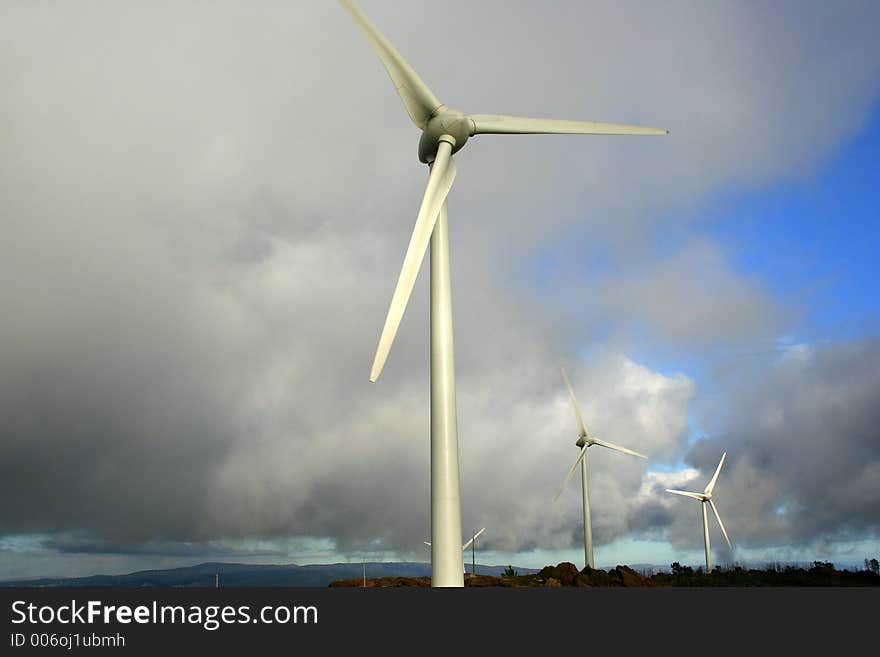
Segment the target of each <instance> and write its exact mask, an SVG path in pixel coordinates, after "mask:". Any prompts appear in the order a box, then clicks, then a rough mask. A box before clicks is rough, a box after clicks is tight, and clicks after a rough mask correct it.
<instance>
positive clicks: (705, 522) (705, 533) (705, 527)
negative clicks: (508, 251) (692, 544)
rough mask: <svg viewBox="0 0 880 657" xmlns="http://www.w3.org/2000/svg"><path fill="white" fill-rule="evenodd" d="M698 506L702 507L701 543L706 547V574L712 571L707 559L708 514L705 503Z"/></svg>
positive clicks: (709, 559) (710, 561) (710, 562)
mask: <svg viewBox="0 0 880 657" xmlns="http://www.w3.org/2000/svg"><path fill="white" fill-rule="evenodd" d="M700 506H702V507H703V543H704V544H705V546H706V572H707V573H708V572H709V571H711V570H712V560H711V558H710V557H709V550H710V548H709V512H708V509H706V503H705V502H703V503H702V504H701V505H700Z"/></svg>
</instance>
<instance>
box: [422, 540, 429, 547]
mask: <svg viewBox="0 0 880 657" xmlns="http://www.w3.org/2000/svg"><path fill="white" fill-rule="evenodd" d="M422 543H424V544H425V545H427V546H428V547H431V543H430V541H422Z"/></svg>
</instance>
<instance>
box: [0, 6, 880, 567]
mask: <svg viewBox="0 0 880 657" xmlns="http://www.w3.org/2000/svg"><path fill="white" fill-rule="evenodd" d="M362 6H363V8H364V9H365V11H367V13H368V14H369V15H370V16H371V17H372V18H373V20H374V21H375V22H376V23H377V24H378V25H379V27H380V28H381V29H382V30H383V31H384V32H385V34H386V35H387V36H388V37H389V38H390V39H391V41H392V42H393V43H394V44H395V45H396V46H397V48H398V49H399V50H400V51H401V52H402V53H403V54H404V56H406V57H407V58H408V59H409V61H410V63H411V64H412V65H413V67H414V68H415V69H416V70H417V71H418V72H419V74H420V75H421V76H422V77H423V78H424V79H425V80H426V82H427V83H428V84H429V85H430V86H431V88H432V89H433V91H434V92H435V94H436V95H437V96H438V97H439V98H440V99H441V100H442V101H443V102H444V103H445V104H447V105H449V106H451V107H455V108H458V109H461V110H462V111H464V112H473V113H493V112H501V113H507V114H520V115H526V116H545V117H549V118H581V119H589V120H597V121H610V122H618V123H633V124H640V125H649V126H659V127H664V128H668V129H669V130H671V134H670V135H669V136H668V137H663V138H657V137H651V138H647V137H645V138H637V137H583V136H574V137H566V136H516V137H508V136H494V135H489V136H482V137H477V138H474V139H473V140H472V141H470V142H469V143H468V144H467V147H466V148H465V149H464V150H462V151H461V152H460V153H458V154H457V156H456V159H457V163H458V178H457V180H456V185H455V187H454V189H453V190H452V193H451V195H450V197H449V213H450V234H451V249H452V268H453V281H452V283H453V296H454V316H455V331H456V336H455V337H456V367H457V384H458V414H459V432H460V451H461V477H462V517H463V524H464V528H465V531H466V532H467V531H469V530H470V529H471V528H473V529H478V528H480V527H483V526H486V527H487V528H488V529H487V531H486V534H485V540H483V541H481V545H480V550H481V551H482V552H483V555H482V556H481V557H480V560H481V561H483V562H486V563H515V564H518V565H521V566H534V567H540V566H543V565H545V564H546V563H549V562H554V563H555V562H557V561H561V560H569V561H574V562H575V563H577V564H579V565H580V564H581V562H582V559H583V556H582V554H583V553H582V525H581V522H580V512H581V510H580V495H579V490H578V488H579V483H578V482H577V480H575V481H573V482H572V484H571V485H570V486H569V489H568V490H567V491H566V492H565V493H564V494H563V495H562V497H561V498H560V499H559V501H557V502H555V503H554V502H553V501H552V500H553V495H554V493H555V490H556V487H557V486H558V485H559V483H560V482H561V480H562V478H563V477H564V475H565V473H566V471H567V469H568V467H569V466H570V464H571V462H572V461H573V460H574V458H575V456H576V455H577V449H576V447H575V446H574V441H575V440H576V438H577V435H576V432H577V429H576V424H575V418H574V415H573V412H572V410H571V407H570V405H569V402H568V398H567V394H566V391H565V387H564V384H563V381H562V378H561V375H560V373H559V368H560V366H565V367H566V368H567V370H568V372H569V376H570V378H571V380H572V384H573V386H574V388H575V391H576V393H577V395H578V397H579V399H580V402H581V405H582V407H583V411H584V415H585V420H586V422H587V426H588V428H589V429H590V431H591V432H593V433H594V434H595V435H596V436H598V437H602V438H605V439H606V440H610V441H613V442H617V443H620V444H623V445H626V446H628V447H630V448H632V449H636V450H639V451H641V452H644V453H645V454H647V455H648V456H649V458H648V460H647V461H641V460H639V459H633V458H629V457H626V456H623V455H620V454H616V453H611V452H607V453H603V450H601V449H599V448H594V449H593V450H591V451H590V463H591V473H592V475H593V478H592V480H591V494H592V501H593V523H594V537H595V540H596V543H597V547H596V560H597V563H598V564H599V565H608V564H612V565H613V564H615V563H621V562H624V563H658V564H664V563H666V564H668V563H669V562H670V561H672V560H679V561H682V562H692V563H699V562H700V561H701V558H702V536H701V531H700V512H699V509H698V507H697V505H696V504H695V503H692V502H691V501H690V500H687V499H685V498H680V497H677V496H672V495H668V494H666V493H664V492H663V489H664V488H666V487H669V486H676V487H691V488H698V489H699V488H701V487H702V486H704V485H705V482H706V481H707V480H708V479H709V477H710V476H711V472H712V470H713V469H714V467H715V465H716V463H717V462H718V459H719V458H720V456H721V454H722V453H723V452H724V451H726V452H727V453H728V459H727V463H726V465H725V469H724V471H723V472H722V474H721V477H720V480H719V483H718V487H717V489H716V495H715V499H716V502H717V505H718V507H719V510H720V511H721V513H722V516H723V517H724V519H725V524H726V526H727V529H728V531H729V533H730V535H731V538H732V540H733V541H734V545H735V551H734V552H733V553H731V552H729V551H727V550H721V540H720V534H719V532H718V531H717V526H715V525H714V524H713V526H712V532H713V535H714V536H715V539H714V544H715V546H717V551H716V560H719V561H731V560H733V559H736V560H758V561H760V560H804V561H808V560H812V559H814V558H823V559H831V560H835V561H836V562H838V563H855V564H859V563H861V562H862V560H863V559H864V558H865V557H871V556H880V429H878V427H880V404H878V403H877V402H878V400H880V296H878V293H877V289H878V279H880V277H878V274H877V270H876V265H875V260H876V257H877V253H878V252H880V249H878V246H880V228H878V219H880V217H878V207H880V169H878V164H877V158H876V153H877V150H878V148H880V107H878V100H880V42H878V41H877V39H876V29H875V27H876V25H877V24H878V22H880V6H878V5H877V3H876V2H870V1H865V2H855V1H848V2H839V3H825V2H815V3H805V2H800V1H798V2H773V3H766V2H764V3H761V2H726V3H709V2H683V1H682V2H672V3H663V5H662V6H661V5H660V4H658V3H653V2H647V1H635V0H633V1H630V2H586V1H570V2H562V1H560V2H555V3H551V4H548V3H543V2H532V1H529V2H526V1H518V2H502V1H501V0H484V1H481V2H464V1H463V0H462V1H458V0H450V1H449V2H446V3H444V4H443V11H437V10H436V9H434V3H430V2H427V1H425V0H412V1H411V2H407V3H399V2H391V1H390V0H363V2H362ZM0 88H2V89H3V93H2V95H0V135H2V144H3V146H2V155H0V221H2V235H3V238H2V240H0V267H2V270H0V271H2V275H0V307H2V309H3V317H2V321H0V363H2V367H0V450H2V458H0V578H8V577H24V576H35V575H77V574H89V573H94V572H125V571H129V570H134V569H137V568H144V567H160V566H165V565H168V566H170V565H181V564H189V563H196V562H198V561H202V560H207V559H224V560H230V561H254V562H258V561H259V562H276V563H278V562H294V563H313V562H330V561H340V560H342V561H344V560H349V559H357V560H360V559H361V557H362V556H363V555H368V558H376V559H379V558H381V559H384V560H392V559H394V560H397V559H407V560H426V559H427V554H426V552H425V549H424V546H423V544H422V541H423V540H427V539H429V533H430V515H429V463H428V454H429V445H428V434H427V427H428V405H427V391H428V387H427V384H428V370H427V346H428V325H427V319H428V316H427V303H428V298H427V276H426V274H427V272H426V271H423V272H422V275H421V276H420V278H419V280H418V282H417V284H416V289H415V292H414V295H413V297H412V299H411V302H410V305H409V308H408V310H407V313H406V316H405V317H404V321H403V323H402V326H401V330H400V333H399V334H398V337H397V340H396V342H395V344H394V348H393V350H392V352H391V356H390V359H389V361H388V364H387V366H386V369H385V371H384V373H383V375H382V377H381V378H380V380H379V382H377V383H375V384H370V383H368V374H369V368H370V364H371V362H372V357H373V354H374V351H375V347H376V343H377V340H378V336H379V333H380V330H381V326H382V323H383V321H384V317H385V313H386V311H387V304H388V301H389V299H390V296H391V292H392V289H393V285H394V283H395V281H396V277H397V274H398V272H399V268H400V264H401V262H402V259H403V253H404V250H405V248H406V245H407V243H408V241H409V233H410V231H411V229H412V224H413V222H414V220H415V215H416V211H417V209H418V204H419V201H420V199H421V195H422V193H423V190H424V184H425V179H426V170H425V168H424V167H423V166H422V165H420V164H419V162H418V160H417V157H416V152H417V151H416V147H417V143H418V137H419V133H418V130H417V129H416V128H415V127H414V126H413V125H412V123H410V121H409V119H408V117H407V115H406V113H405V111H404V110H403V107H402V106H401V104H400V102H399V99H398V97H397V95H396V93H395V92H394V88H393V86H392V85H391V83H390V81H389V79H388V77H387V75H386V73H385V71H384V69H383V68H382V66H381V63H380V62H379V60H378V58H377V57H376V56H375V55H374V53H373V52H372V50H371V49H370V48H369V46H368V45H367V43H366V41H365V40H364V39H363V37H362V36H361V34H360V32H358V30H357V29H356V27H355V26H354V24H353V23H352V22H351V20H350V18H349V17H348V15H347V14H346V13H345V12H344V11H343V10H342V9H341V8H340V6H339V5H338V4H337V3H334V2H326V1H325V0H310V1H305V0H304V1H302V2H281V1H277V2H269V1H267V2H263V3H258V4H257V5H254V3H246V2H195V1H194V2H187V3H177V2H175V3H171V2H168V3H164V2H159V3H155V2H151V3H146V2H144V3H137V2H128V3H113V2H86V1H83V2H76V3H61V2H48V1H39V2H5V3H3V4H2V5H0Z"/></svg>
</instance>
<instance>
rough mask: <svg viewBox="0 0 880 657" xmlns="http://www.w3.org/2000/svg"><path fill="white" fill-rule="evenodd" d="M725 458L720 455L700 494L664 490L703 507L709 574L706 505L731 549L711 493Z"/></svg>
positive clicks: (708, 558)
mask: <svg viewBox="0 0 880 657" xmlns="http://www.w3.org/2000/svg"><path fill="white" fill-rule="evenodd" d="M726 458H727V452H724V454H722V455H721V460H720V461H718V467H717V468H715V474H713V475H712V479H711V480H710V481H709V483H708V484H706V488H704V489H703V492H702V493H692V492H690V491H686V490H671V489H669V488H667V489H666V492H667V493H675V494H676V495H684V496H685V497H693V498H694V499H695V500H700V502H702V507H703V544H704V545H705V548H706V572H707V573H708V572H710V571H711V570H712V559H711V556H710V549H711V548H710V546H709V513H708V512H707V511H706V505H707V504H708V505H709V506H711V507H712V511H714V512H715V517H716V518H717V519H718V526H719V527H721V533H722V534H724V540H725V541H727V547H729V548H733V545H732V544H731V543H730V538H728V536H727V530H726V529H724V523H723V522H721V515H720V514H719V513H718V509H716V508H715V502H713V501H712V491H713V490H715V482H716V481H718V474H719V473H720V472H721V466H722V465H724V459H726Z"/></svg>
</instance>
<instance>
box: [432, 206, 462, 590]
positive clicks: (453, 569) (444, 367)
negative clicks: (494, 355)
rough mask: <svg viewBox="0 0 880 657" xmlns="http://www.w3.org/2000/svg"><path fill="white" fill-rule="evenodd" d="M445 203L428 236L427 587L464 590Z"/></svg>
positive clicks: (450, 293) (450, 290)
mask: <svg viewBox="0 0 880 657" xmlns="http://www.w3.org/2000/svg"><path fill="white" fill-rule="evenodd" d="M461 543H462V541H461V493H460V483H459V468H458V420H457V415H456V408H455V363H454V358H453V348H452V288H451V283H450V276H449V234H448V221H447V216H446V203H443V207H442V208H441V209H440V214H439V215H438V217H437V223H436V224H435V225H434V232H433V233H432V234H431V586H464V572H463V569H462V559H461Z"/></svg>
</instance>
